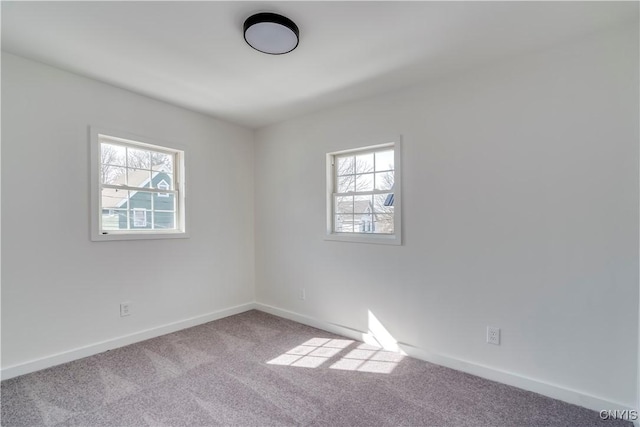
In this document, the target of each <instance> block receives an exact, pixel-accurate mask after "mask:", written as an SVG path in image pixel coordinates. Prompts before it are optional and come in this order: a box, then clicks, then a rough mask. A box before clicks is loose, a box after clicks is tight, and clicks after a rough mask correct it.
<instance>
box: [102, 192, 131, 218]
mask: <svg viewBox="0 0 640 427" xmlns="http://www.w3.org/2000/svg"><path fill="white" fill-rule="evenodd" d="M128 200H129V192H128V191H127V190H118V189H116V188H103V189H102V209H103V210H105V209H127V208H128V207H129V205H128V203H127V202H128ZM103 213H104V212H103Z"/></svg>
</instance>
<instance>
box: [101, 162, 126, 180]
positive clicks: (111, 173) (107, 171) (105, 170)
mask: <svg viewBox="0 0 640 427" xmlns="http://www.w3.org/2000/svg"><path fill="white" fill-rule="evenodd" d="M125 179H126V169H125V168H122V167H119V166H107V165H100V181H101V182H102V183H103V184H124V183H125Z"/></svg>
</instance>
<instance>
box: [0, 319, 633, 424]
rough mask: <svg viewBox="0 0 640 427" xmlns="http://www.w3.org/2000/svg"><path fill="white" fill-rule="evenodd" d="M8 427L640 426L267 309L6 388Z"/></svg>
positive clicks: (8, 383) (58, 368)
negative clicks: (278, 315)
mask: <svg viewBox="0 0 640 427" xmlns="http://www.w3.org/2000/svg"><path fill="white" fill-rule="evenodd" d="M1 405H2V425H3V426H42V425H45V426H54V425H55V426H213V425H242V426H271V425H295V426H301V425H305V426H306V425H317V426H341V425H342V426H383V425H389V426H400V425H408V426H580V427H586V426H596V425H601V426H611V427H613V426H631V423H627V422H622V421H600V419H599V416H598V413H597V412H594V411H590V410H587V409H584V408H580V407H578V406H574V405H570V404H567V403H563V402H560V401H557V400H553V399H549V398H547V397H543V396H540V395H538V394H535V393H530V392H526V391H523V390H519V389H516V388H513V387H509V386H506V385H502V384H498V383H495V382H492V381H488V380H484V379H481V378H478V377H474V376H472V375H468V374H464V373H461V372H457V371H454V370H451V369H447V368H443V367H440V366H437V365H433V364H430V363H427V362H423V361H419V360H416V359H412V358H409V357H402V356H400V355H398V354H396V353H390V352H386V351H379V350H378V349H376V348H374V347H371V346H368V345H366V344H363V343H360V342H354V341H352V340H349V339H346V338H343V337H339V336H337V335H333V334H330V333H327V332H324V331H320V330H318V329H314V328H310V327H307V326H304V325H301V324H298V323H295V322H291V321H289V320H285V319H281V318H278V317H275V316H271V315H268V314H265V313H262V312H259V311H250V312H247V313H243V314H239V315H237V316H232V317H228V318H225V319H221V320H218V321H215V322H210V323H207V324H204V325H201V326H197V327H194V328H190V329H186V330H183V331H179V332H176V333H173V334H169V335H165V336H162V337H159V338H154V339H151V340H148V341H144V342H141V343H137V344H133V345H130V346H127V347H123V348H119V349H116V350H112V351H108V352H105V353H101V354H98V355H95V356H92V357H88V358H85V359H82V360H77V361H75V362H71V363H67V364H65V365H60V366H56V367H53V368H50V369H46V370H43V371H39V372H35V373H32V374H29V375H24V376H22V377H18V378H13V379H10V380H6V381H3V382H2V395H1Z"/></svg>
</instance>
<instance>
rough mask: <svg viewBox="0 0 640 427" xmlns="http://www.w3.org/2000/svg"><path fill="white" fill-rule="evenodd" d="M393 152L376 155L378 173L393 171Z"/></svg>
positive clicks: (381, 152) (387, 151)
mask: <svg viewBox="0 0 640 427" xmlns="http://www.w3.org/2000/svg"><path fill="white" fill-rule="evenodd" d="M393 165H394V163H393V150H385V151H378V152H377V153H376V172H379V171H386V170H393V169H395V168H394V166H393Z"/></svg>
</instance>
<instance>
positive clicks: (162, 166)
mask: <svg viewBox="0 0 640 427" xmlns="http://www.w3.org/2000/svg"><path fill="white" fill-rule="evenodd" d="M151 169H153V170H154V171H163V172H169V173H171V172H173V156H172V155H170V154H164V153H158V152H157V151H152V152H151Z"/></svg>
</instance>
